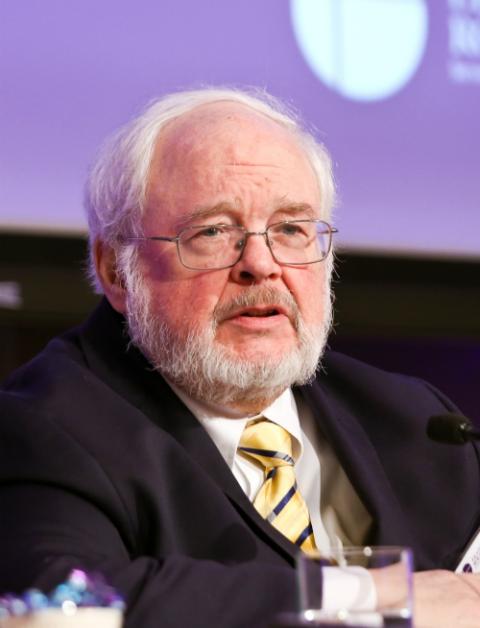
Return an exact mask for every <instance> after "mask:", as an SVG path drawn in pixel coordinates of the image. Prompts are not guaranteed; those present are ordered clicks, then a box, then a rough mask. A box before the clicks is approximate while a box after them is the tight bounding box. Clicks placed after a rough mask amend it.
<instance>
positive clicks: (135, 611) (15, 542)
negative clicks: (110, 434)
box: [0, 484, 296, 628]
mask: <svg viewBox="0 0 480 628" xmlns="http://www.w3.org/2000/svg"><path fill="white" fill-rule="evenodd" d="M0 513H2V514H1V517H0V538H1V539H2V548H3V551H2V553H1V558H0V591H2V592H6V591H10V590H12V589H13V590H14V591H15V592H16V593H20V592H21V591H23V590H25V589H27V588H29V587H31V586H37V587H40V588H41V589H42V590H44V591H50V590H51V589H53V588H54V587H55V586H56V585H57V584H59V583H60V582H62V581H63V580H65V578H66V576H67V574H68V573H69V571H70V570H71V569H73V568H74V567H81V568H84V569H86V570H90V571H98V572H101V573H103V574H104V575H105V577H106V578H107V580H108V581H109V582H110V583H111V584H112V585H113V586H114V587H115V588H117V589H118V590H119V591H120V592H121V593H122V594H123V595H124V596H125V598H126V601H127V608H128V610H127V620H126V624H125V626H126V628H129V627H131V628H138V627H139V626H141V627H142V628H158V626H159V625H160V624H161V625H162V626H163V627H166V628H167V627H169V626H171V627H172V628H178V627H179V626H191V627H192V628H193V627H195V626H198V627H199V628H200V627H204V626H221V627H222V628H234V627H241V626H249V627H259V628H260V627H265V626H268V624H269V620H270V619H271V618H272V617H273V616H274V615H275V614H276V613H277V612H280V611H283V610H290V611H291V610H294V609H295V606H296V603H295V589H296V587H295V577H294V570H293V569H292V568H289V567H284V568H283V567H279V566H275V565H268V564H265V563H258V562H255V560H252V561H251V562H247V563H243V564H236V565H226V564H222V563H220V562H216V561H213V560H201V559H198V560H196V559H194V558H192V557H188V556H185V555H182V554H180V553H179V554H175V553H172V554H170V555H169V556H165V557H164V558H162V559H158V558H154V557H152V556H129V554H128V551H127V549H126V547H125V544H124V543H123V541H122V539H121V538H120V535H119V533H118V531H117V530H116V528H115V526H114V525H112V522H111V521H110V520H109V518H108V517H107V516H106V514H105V513H103V512H102V511H101V509H100V508H98V507H97V506H96V505H94V504H91V503H89V502H88V501H86V500H85V499H84V498H83V497H82V496H80V495H73V494H69V493H68V492H65V491H62V490H59V489H58V488H54V487H49V486H44V485H41V484H37V485H35V484H30V485H27V484H23V485H17V486H13V485H11V486H3V487H2V488H1V489H0Z"/></svg>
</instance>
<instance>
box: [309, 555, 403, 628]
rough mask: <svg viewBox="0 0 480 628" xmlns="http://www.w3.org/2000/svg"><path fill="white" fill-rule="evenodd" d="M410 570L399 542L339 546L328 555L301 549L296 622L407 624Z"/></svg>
mask: <svg viewBox="0 0 480 628" xmlns="http://www.w3.org/2000/svg"><path fill="white" fill-rule="evenodd" d="M412 571H413V560H412V552H411V550H409V549H408V548H404V547H371V546H367V547H342V548H338V549H334V550H332V553H331V555H330V557H329V560H326V559H325V557H324V556H322V555H320V554H318V553H314V554H305V553H302V554H300V555H299V556H298V559H297V575H298V591H299V598H300V616H299V625H300V626H301V625H311V626H315V625H319V626H323V627H326V626H355V627H359V628H360V627H362V628H364V627H365V628H377V627H380V626H385V627H388V628H406V627H410V626H411V625H412V609H413V600H412Z"/></svg>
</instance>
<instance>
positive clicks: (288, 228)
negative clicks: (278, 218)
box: [278, 223, 303, 236]
mask: <svg viewBox="0 0 480 628" xmlns="http://www.w3.org/2000/svg"><path fill="white" fill-rule="evenodd" d="M278 232H279V233H282V234H283V235H287V236H288V235H293V236H294V235H300V234H301V233H303V230H302V229H301V228H300V226H299V225H292V224H291V223H285V224H283V225H282V226H281V227H280V228H279V229H278Z"/></svg>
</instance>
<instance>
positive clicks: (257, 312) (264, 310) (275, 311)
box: [226, 305, 290, 320]
mask: <svg viewBox="0 0 480 628" xmlns="http://www.w3.org/2000/svg"><path fill="white" fill-rule="evenodd" d="M282 315H283V316H286V317H287V318H290V316H289V313H288V312H287V310H286V309H285V308H283V307H280V306H277V305H257V306H253V307H243V308H239V309H235V310H233V311H232V312H229V313H228V315H227V316H226V319H227V320H228V319H232V318H238V317H246V318H269V317H272V316H282Z"/></svg>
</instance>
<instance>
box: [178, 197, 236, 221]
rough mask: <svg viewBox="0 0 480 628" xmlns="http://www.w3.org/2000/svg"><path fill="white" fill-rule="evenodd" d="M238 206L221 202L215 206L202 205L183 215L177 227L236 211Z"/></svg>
mask: <svg viewBox="0 0 480 628" xmlns="http://www.w3.org/2000/svg"><path fill="white" fill-rule="evenodd" d="M238 209H239V206H238V205H237V204H235V205H234V204H233V203H230V202H228V201H221V202H220V203H216V204H215V205H203V206H199V207H196V208H195V209H194V210H193V211H191V212H188V213H186V214H183V215H182V216H181V217H180V219H179V221H178V226H179V227H181V226H183V225H186V224H188V223H190V222H198V221H199V220H202V219H203V218H209V217H210V216H215V215H216V214H221V213H231V212H234V211H238Z"/></svg>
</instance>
